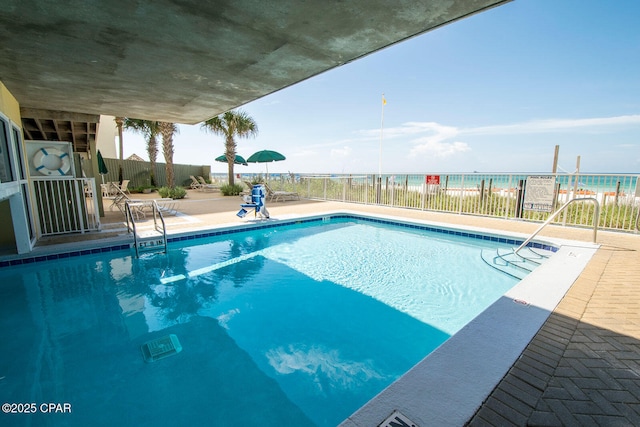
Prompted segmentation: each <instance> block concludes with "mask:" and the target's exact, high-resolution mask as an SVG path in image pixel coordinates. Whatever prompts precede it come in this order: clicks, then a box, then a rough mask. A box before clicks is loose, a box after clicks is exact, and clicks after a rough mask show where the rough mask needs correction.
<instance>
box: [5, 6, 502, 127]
mask: <svg viewBox="0 0 640 427" xmlns="http://www.w3.org/2000/svg"><path fill="white" fill-rule="evenodd" d="M507 1H509V0H423V1H418V0H407V1H390V0H389V1H383V0H352V1H329V0H327V1H312V2H308V1H307V2H305V1H299V0H272V1H256V0H222V1H195V0H158V1H154V2H145V1H131V0H110V1H84V0H78V1H72V2H68V1H63V0H50V1H38V0H31V1H23V0H9V2H8V3H7V2H4V5H3V7H2V9H1V10H0V53H1V54H0V81H2V82H3V83H4V84H5V86H6V87H7V88H8V89H9V91H11V93H12V94H13V95H14V96H15V97H16V98H17V100H18V102H19V103H20V106H21V110H22V114H23V125H24V128H25V136H26V137H29V134H31V135H32V136H33V137H34V139H45V138H52V139H54V138H61V137H63V138H68V137H69V136H68V135H71V136H73V135H76V137H78V138H82V135H83V134H84V133H85V131H86V132H88V133H89V138H90V137H91V132H93V133H94V135H95V122H96V118H97V116H99V115H100V114H106V115H113V116H126V117H133V118H141V119H148V120H161V121H168V122H173V123H188V124H194V123H199V122H201V121H203V120H206V119H208V118H211V117H213V116H215V115H217V114H220V113H222V112H225V111H228V110H230V109H233V108H236V107H238V106H241V105H243V104H246V103H248V102H250V101H253V100H256V99H258V98H260V97H263V96H265V95H268V94H270V93H273V92H275V91H278V90H280V89H283V88H286V87H288V86H290V85H293V84H295V83H298V82H300V81H302V80H305V79H308V78H310V77H313V76H315V75H318V74H320V73H322V72H324V71H327V70H330V69H332V68H334V67H338V66H340V65H343V64H346V63H348V62H350V61H354V60H356V59H358V58H361V57H363V56H365V55H368V54H370V53H372V52H375V51H377V50H380V49H383V48H385V47H388V46H390V45H393V44H394V43H398V42H400V41H403V40H406V39H408V38H410V37H413V36H416V35H419V34H422V33H424V32H427V31H430V30H432V29H435V28H437V27H439V26H442V25H445V24H448V23H451V22H452V21H455V20H457V19H461V18H464V17H467V16H469V15H472V14H474V13H478V12H481V11H484V10H486V9H488V8H491V7H494V6H497V5H500V4H502V3H505V2H507ZM67 122H68V123H67ZM92 123H94V125H93V126H92V125H91V124H92ZM47 129H49V130H50V131H47ZM63 130H65V132H66V131H68V133H67V136H61V135H64V132H62V131H63Z"/></svg>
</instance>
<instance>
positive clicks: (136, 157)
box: [125, 153, 145, 162]
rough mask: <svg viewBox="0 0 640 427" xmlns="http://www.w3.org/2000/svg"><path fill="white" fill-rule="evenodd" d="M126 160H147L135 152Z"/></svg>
mask: <svg viewBox="0 0 640 427" xmlns="http://www.w3.org/2000/svg"><path fill="white" fill-rule="evenodd" d="M125 160H135V161H136V162H144V161H145V160H144V159H143V158H142V157H140V156H138V155H137V154H135V153H134V154H132V155H130V156H129V157H127V158H126V159H125Z"/></svg>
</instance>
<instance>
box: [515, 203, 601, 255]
mask: <svg viewBox="0 0 640 427" xmlns="http://www.w3.org/2000/svg"><path fill="white" fill-rule="evenodd" d="M586 201H590V202H593V203H594V204H595V209H594V211H593V243H596V236H597V234H598V222H599V221H600V203H599V202H598V199H596V198H595V197H582V198H580V199H572V200H569V201H568V202H567V203H565V204H564V205H562V207H560V209H558V210H557V211H555V212H554V213H553V215H551V216H550V217H549V218H548V219H547V220H546V221H545V222H544V223H543V224H542V225H541V226H540V227H538V229H537V230H536V231H534V232H533V234H532V235H531V236H529V237H528V238H527V240H525V241H524V242H523V243H522V244H521V245H520V246H518V249H516V250H515V251H513V252H514V253H515V254H517V253H518V251H520V250H521V249H522V248H524V247H525V246H527V244H528V243H529V242H530V241H531V240H533V238H534V237H536V235H537V234H538V233H539V232H540V231H542V229H543V228H544V227H546V226H547V225H548V224H549V223H550V222H551V221H553V220H554V219H555V218H556V217H557V216H558V214H560V212H562V211H563V210H564V209H565V208H566V207H567V206H569V205H570V204H571V203H574V202H586Z"/></svg>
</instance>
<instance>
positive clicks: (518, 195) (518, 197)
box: [516, 179, 525, 218]
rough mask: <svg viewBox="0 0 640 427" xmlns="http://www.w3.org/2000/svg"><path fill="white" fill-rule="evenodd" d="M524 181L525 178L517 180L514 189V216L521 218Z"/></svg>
mask: <svg viewBox="0 0 640 427" xmlns="http://www.w3.org/2000/svg"><path fill="white" fill-rule="evenodd" d="M524 183H525V180H523V179H520V180H518V187H517V191H516V218H522V202H523V201H524Z"/></svg>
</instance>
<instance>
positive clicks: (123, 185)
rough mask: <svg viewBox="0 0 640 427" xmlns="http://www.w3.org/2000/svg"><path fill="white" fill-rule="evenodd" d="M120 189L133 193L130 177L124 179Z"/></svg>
mask: <svg viewBox="0 0 640 427" xmlns="http://www.w3.org/2000/svg"><path fill="white" fill-rule="evenodd" d="M120 191H122V192H123V193H125V194H129V195H131V193H130V192H129V180H128V179H123V180H122V184H120Z"/></svg>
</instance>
